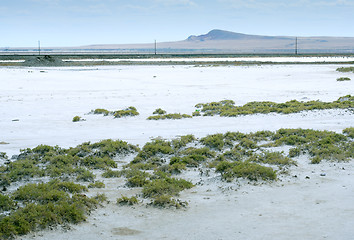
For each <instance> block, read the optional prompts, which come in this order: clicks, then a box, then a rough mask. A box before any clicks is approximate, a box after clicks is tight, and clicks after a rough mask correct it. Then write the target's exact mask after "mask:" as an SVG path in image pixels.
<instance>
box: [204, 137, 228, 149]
mask: <svg viewBox="0 0 354 240" xmlns="http://www.w3.org/2000/svg"><path fill="white" fill-rule="evenodd" d="M200 142H201V143H202V144H204V145H205V146H207V147H210V148H211V149H217V150H219V151H221V150H222V148H223V147H224V135H223V134H220V133H219V134H213V135H208V136H207V137H203V138H201V139H200Z"/></svg>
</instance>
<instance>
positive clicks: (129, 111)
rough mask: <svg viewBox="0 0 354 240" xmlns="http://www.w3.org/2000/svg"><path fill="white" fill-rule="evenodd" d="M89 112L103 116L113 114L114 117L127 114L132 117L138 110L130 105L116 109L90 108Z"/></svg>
mask: <svg viewBox="0 0 354 240" xmlns="http://www.w3.org/2000/svg"><path fill="white" fill-rule="evenodd" d="M91 113H93V114H102V115H104V116H108V115H113V116H114V117H115V118H121V117H128V116H130V117H133V116H137V115H139V112H138V111H137V110H136V108H135V107H132V106H130V107H128V108H126V109H122V110H117V111H108V110H107V109H103V108H97V109H95V110H92V111H91Z"/></svg>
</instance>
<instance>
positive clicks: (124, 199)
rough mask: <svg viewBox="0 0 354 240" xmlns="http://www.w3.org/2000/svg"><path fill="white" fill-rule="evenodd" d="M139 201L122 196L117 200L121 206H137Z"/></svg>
mask: <svg viewBox="0 0 354 240" xmlns="http://www.w3.org/2000/svg"><path fill="white" fill-rule="evenodd" d="M138 203H139V201H138V199H137V198H136V197H134V196H133V197H130V198H128V197H126V196H122V197H120V198H118V199H117V204H119V205H135V204H138Z"/></svg>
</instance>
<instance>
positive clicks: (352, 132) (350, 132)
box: [343, 127, 354, 138]
mask: <svg viewBox="0 0 354 240" xmlns="http://www.w3.org/2000/svg"><path fill="white" fill-rule="evenodd" d="M343 133H344V134H346V135H347V136H348V137H350V138H354V127H350V128H346V129H344V130H343Z"/></svg>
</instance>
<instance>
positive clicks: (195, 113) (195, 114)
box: [192, 111, 202, 117]
mask: <svg viewBox="0 0 354 240" xmlns="http://www.w3.org/2000/svg"><path fill="white" fill-rule="evenodd" d="M192 116H193V117H199V116H202V114H201V113H200V111H194V112H193V113H192Z"/></svg>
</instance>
